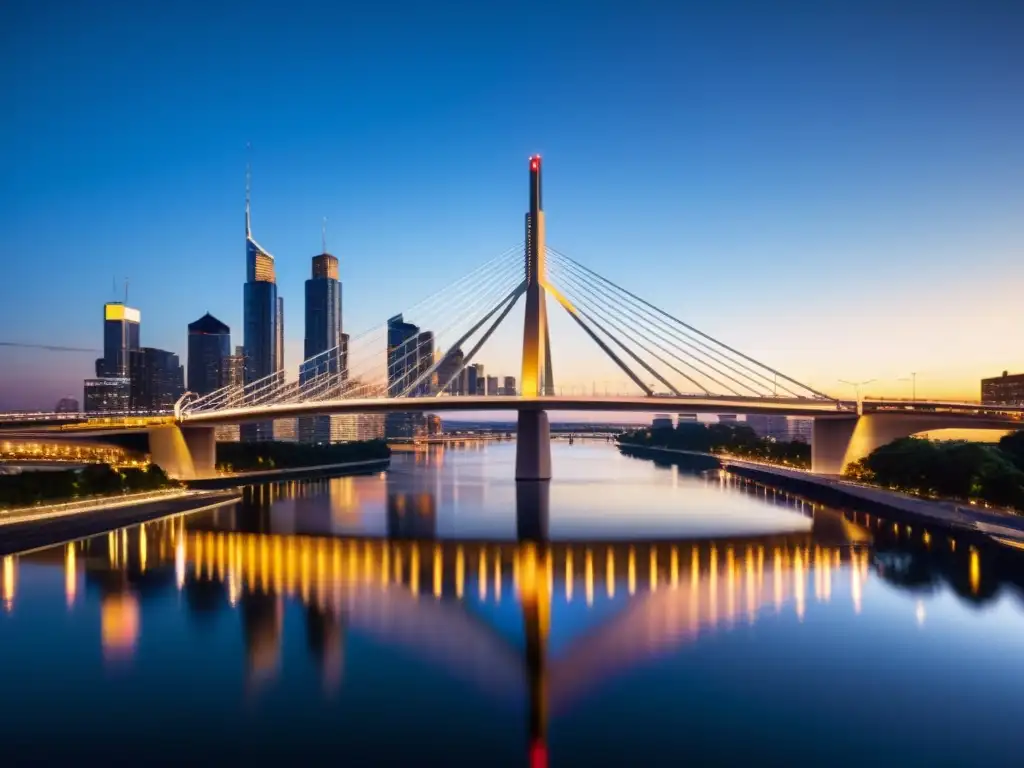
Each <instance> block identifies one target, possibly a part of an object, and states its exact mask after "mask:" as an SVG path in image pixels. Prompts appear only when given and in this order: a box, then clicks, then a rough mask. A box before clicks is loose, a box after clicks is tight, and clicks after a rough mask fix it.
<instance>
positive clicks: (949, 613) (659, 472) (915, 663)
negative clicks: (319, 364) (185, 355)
mask: <svg viewBox="0 0 1024 768" xmlns="http://www.w3.org/2000/svg"><path fill="white" fill-rule="evenodd" d="M514 451H515V448H514V445H512V444H480V445H477V446H472V445H471V446H466V447H460V448H447V449H442V448H438V449H432V450H430V451H426V452H421V453H409V454H396V456H395V457H394V460H393V463H392V468H391V469H390V470H389V471H388V472H386V473H381V474H379V475H373V476H361V477H347V478H334V479H329V480H314V481H303V482H287V483H280V484H277V485H264V486H258V487H255V488H251V489H247V491H246V495H245V499H244V501H243V502H241V503H239V504H238V505H236V506H234V507H227V508H223V509H221V510H217V511H215V512H207V513H198V514H195V515H191V516H187V515H186V516H178V517H174V518H169V519H165V520H160V521H155V522H152V523H149V524H146V525H143V526H135V527H132V528H128V529H122V530H118V531H112V532H110V533H109V534H104V535H102V536H97V537H93V538H91V539H87V540H83V541H79V542H74V543H70V544H66V545H62V546H58V547H52V548H49V549H44V550H40V551H36V552H32V553H24V554H21V555H18V556H12V557H7V558H3V560H2V569H0V598H2V609H0V679H2V680H3V687H4V696H3V700H4V706H3V717H2V718H0V761H2V762H3V763H4V764H11V765H13V764H19V763H20V762H24V761H28V760H35V761H43V762H51V763H55V762H59V763H64V764H67V763H72V762H74V763H77V762H80V761H82V760H89V761H92V760H96V761H97V762H102V763H103V764H108V765H109V764H146V763H149V762H159V761H164V762H175V763H185V762H188V763H207V762H210V763H212V762H223V761H227V760H230V761H238V762H241V761H250V762H252V761H255V762H257V763H259V764H264V763H267V762H270V761H290V762H294V763H296V764H320V763H344V762H348V763H349V764H357V765H359V764H385V765H410V766H412V765H474V766H501V765H509V766H527V765H530V766H537V765H545V764H550V765H553V766H563V765H565V766H575V765H579V766H592V765H609V766H619V765H645V766H648V765H666V766H668V765H671V766H676V765H680V764H684V763H689V764H696V765H745V764H753V763H757V764H763V765H780V766H782V765H786V766H792V765H808V766H816V765H823V764H831V765H939V764H941V765H1016V764H1019V759H1020V754H1021V749H1022V747H1024V736H1022V734H1021V731H1020V728H1019V725H1018V722H1019V718H1020V713H1021V712H1024V653H1022V651H1024V639H1022V638H1024V600H1022V596H1024V591H1022V585H1024V575H1022V574H1024V571H1022V570H1021V566H1020V564H1019V563H1018V562H1017V561H1016V559H1015V558H1014V557H1012V556H1011V555H1009V554H1007V553H1003V552H1000V551H997V550H993V549H991V548H987V547H984V546H981V545H979V544H978V543H977V542H974V543H971V542H967V541H958V540H957V539H955V538H951V537H950V536H948V535H946V534H944V533H943V532H941V531H935V530H927V529H925V528H921V527H913V526H907V525H905V524H893V523H891V522H889V521H886V520H882V519H879V518H877V517H874V516H871V515H867V514H864V513H862V512H857V511H856V510H853V511H851V510H847V511H845V512H840V511H837V510H830V509H825V508H822V507H821V506H819V505H816V504H812V503H811V502H809V501H806V500H803V499H799V498H796V497H792V496H789V495H788V494H785V493H782V492H780V491H775V490H773V489H771V488H765V487H763V486H758V485H756V484H752V483H750V482H748V481H745V480H743V479H741V478H736V477H732V476H729V475H727V474H724V473H720V472H713V473H695V472H688V471H686V470H682V469H680V468H679V467H677V466H673V465H668V464H657V463H655V462H652V461H649V460H646V459H636V458H629V457H625V456H622V455H620V454H619V453H618V452H617V451H616V450H615V448H613V447H612V446H609V445H606V444H600V443H586V442H582V443H581V442H577V443H576V444H574V445H571V446H570V445H567V444H564V443H561V444H556V445H555V446H554V449H553V461H554V473H555V480H554V481H552V483H551V489H550V509H549V511H548V515H547V519H546V526H547V532H548V535H549V537H550V541H551V543H550V544H546V545H537V544H531V543H526V542H520V541H518V540H517V536H518V532H519V531H520V530H521V527H520V525H521V520H517V491H516V484H515V483H514V482H513V480H512V477H513V465H514ZM519 504H520V511H519V512H520V515H521V513H522V511H523V500H522V498H520V499H519Z"/></svg>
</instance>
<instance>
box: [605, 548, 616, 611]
mask: <svg viewBox="0 0 1024 768" xmlns="http://www.w3.org/2000/svg"><path fill="white" fill-rule="evenodd" d="M604 586H605V591H606V592H607V593H608V597H610V598H611V597H615V552H614V551H613V550H612V548H611V547H608V554H607V556H606V557H605V585H604Z"/></svg>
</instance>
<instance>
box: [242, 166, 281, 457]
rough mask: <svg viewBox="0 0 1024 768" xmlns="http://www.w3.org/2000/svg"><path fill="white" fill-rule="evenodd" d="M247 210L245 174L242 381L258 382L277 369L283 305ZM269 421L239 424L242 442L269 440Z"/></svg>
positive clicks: (271, 431) (270, 260)
mask: <svg viewBox="0 0 1024 768" xmlns="http://www.w3.org/2000/svg"><path fill="white" fill-rule="evenodd" d="M250 219H251V217H250V213H249V176H248V173H247V174H246V184H245V270H246V279H245V289H244V294H243V307H242V309H243V315H244V324H245V328H244V340H243V345H244V347H245V383H246V384H250V383H252V382H254V381H258V380H259V379H262V378H264V377H266V376H269V375H270V374H272V373H277V372H278V371H279V370H281V369H280V366H279V363H278V353H279V352H280V351H281V347H282V346H283V344H282V337H281V335H280V333H279V331H278V327H279V322H280V318H281V315H282V314H283V309H284V308H283V306H282V304H281V302H279V301H278V300H277V299H278V296H277V279H276V277H275V274H274V257H273V256H271V255H270V254H269V253H268V252H267V251H266V250H265V249H264V248H263V247H262V246H261V245H260V244H259V243H257V242H256V240H255V239H253V236H252V226H251V220H250ZM273 435H274V429H273V422H270V421H264V422H258V423H255V424H245V425H243V426H242V439H243V440H246V441H256V440H273Z"/></svg>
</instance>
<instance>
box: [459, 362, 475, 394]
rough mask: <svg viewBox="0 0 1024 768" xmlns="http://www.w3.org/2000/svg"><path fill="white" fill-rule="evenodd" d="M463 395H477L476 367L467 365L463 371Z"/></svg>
mask: <svg viewBox="0 0 1024 768" xmlns="http://www.w3.org/2000/svg"><path fill="white" fill-rule="evenodd" d="M462 394H464V395H475V394H476V366H475V365H467V366H466V367H465V368H463V369H462Z"/></svg>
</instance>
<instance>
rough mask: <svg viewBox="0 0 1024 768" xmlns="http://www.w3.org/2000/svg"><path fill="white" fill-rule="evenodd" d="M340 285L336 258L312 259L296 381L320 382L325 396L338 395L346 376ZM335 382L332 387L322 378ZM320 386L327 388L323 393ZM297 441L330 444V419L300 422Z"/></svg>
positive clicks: (345, 347)
mask: <svg viewBox="0 0 1024 768" xmlns="http://www.w3.org/2000/svg"><path fill="white" fill-rule="evenodd" d="M341 287H342V286H341V282H340V281H339V280H338V259H337V258H336V257H334V256H332V255H331V254H329V253H321V254H320V255H319V256H314V257H313V268H312V277H311V278H310V279H309V280H307V281H306V336H305V346H304V349H303V353H304V354H303V357H304V360H305V362H304V363H303V366H302V370H300V371H299V382H300V383H301V384H303V385H309V384H311V383H312V382H313V381H318V382H320V383H319V384H318V385H317V386H318V391H319V392H322V393H323V395H324V396H325V397H327V396H332V395H330V394H329V392H330V391H331V390H332V388H333V391H334V394H333V396H337V395H340V393H341V387H342V384H343V383H344V381H345V380H346V378H347V376H348V371H347V363H348V360H347V357H348V349H347V340H348V339H347V337H346V336H345V334H343V333H342V331H341V327H342V321H341ZM325 378H326V379H328V380H334V382H335V383H334V385H332V384H331V383H330V381H328V382H324V381H323V380H324V379H325ZM320 386H324V387H327V389H326V390H323V389H320V388H319V387H320ZM299 440H300V441H301V442H304V443H329V442H330V441H331V417H330V416H307V417H303V418H301V419H299Z"/></svg>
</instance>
